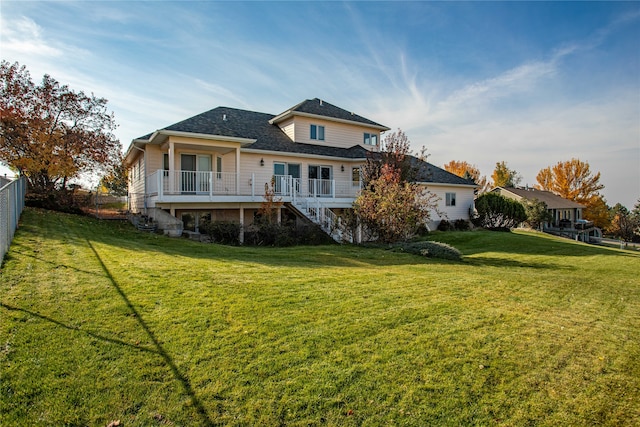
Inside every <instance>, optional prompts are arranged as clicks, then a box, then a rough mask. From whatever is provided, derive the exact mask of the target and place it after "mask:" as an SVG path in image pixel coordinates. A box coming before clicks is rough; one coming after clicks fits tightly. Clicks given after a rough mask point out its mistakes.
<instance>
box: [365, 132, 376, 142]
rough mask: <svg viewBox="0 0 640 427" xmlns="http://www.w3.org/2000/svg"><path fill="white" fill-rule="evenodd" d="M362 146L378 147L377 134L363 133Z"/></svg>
mask: <svg viewBox="0 0 640 427" xmlns="http://www.w3.org/2000/svg"><path fill="white" fill-rule="evenodd" d="M364 145H378V134H375V133H365V134H364Z"/></svg>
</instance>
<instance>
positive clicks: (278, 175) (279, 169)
mask: <svg viewBox="0 0 640 427" xmlns="http://www.w3.org/2000/svg"><path fill="white" fill-rule="evenodd" d="M286 173H287V164H286V163H277V162H276V163H274V164H273V191H275V193H276V194H282V193H283V191H284V190H285V189H286V187H285V185H286V184H285V175H286Z"/></svg>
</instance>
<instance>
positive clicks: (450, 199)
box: [446, 193, 456, 206]
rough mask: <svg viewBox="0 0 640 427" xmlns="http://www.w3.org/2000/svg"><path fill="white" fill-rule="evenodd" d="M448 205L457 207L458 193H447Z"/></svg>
mask: <svg viewBox="0 0 640 427" xmlns="http://www.w3.org/2000/svg"><path fill="white" fill-rule="evenodd" d="M446 203H447V206H455V205H456V193H447V195H446Z"/></svg>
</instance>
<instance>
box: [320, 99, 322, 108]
mask: <svg viewBox="0 0 640 427" xmlns="http://www.w3.org/2000/svg"><path fill="white" fill-rule="evenodd" d="M320 106H321V107H322V99H321V100H320Z"/></svg>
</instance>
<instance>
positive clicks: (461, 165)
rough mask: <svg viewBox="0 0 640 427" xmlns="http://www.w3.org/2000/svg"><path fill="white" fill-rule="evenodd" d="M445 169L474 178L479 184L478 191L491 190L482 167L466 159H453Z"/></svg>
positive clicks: (460, 175) (464, 176) (461, 175)
mask: <svg viewBox="0 0 640 427" xmlns="http://www.w3.org/2000/svg"><path fill="white" fill-rule="evenodd" d="M444 170H446V171H447V172H451V173H452V174H454V175H458V176H459V177H462V178H467V179H472V180H473V181H474V182H475V183H476V184H478V193H484V192H486V191H489V183H488V182H487V177H486V176H484V175H480V169H478V167H477V166H476V165H472V164H470V163H468V162H465V161H459V160H451V161H450V162H449V163H447V164H446V165H444Z"/></svg>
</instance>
